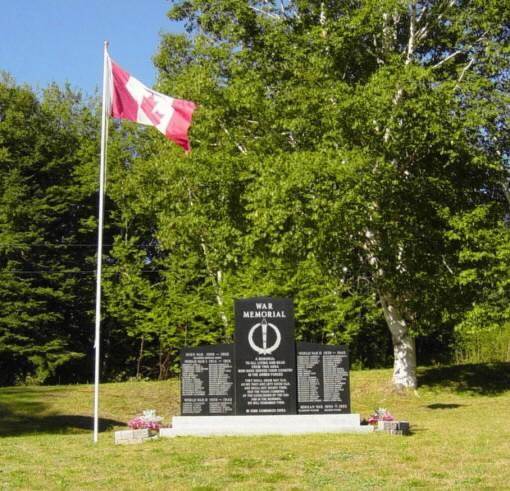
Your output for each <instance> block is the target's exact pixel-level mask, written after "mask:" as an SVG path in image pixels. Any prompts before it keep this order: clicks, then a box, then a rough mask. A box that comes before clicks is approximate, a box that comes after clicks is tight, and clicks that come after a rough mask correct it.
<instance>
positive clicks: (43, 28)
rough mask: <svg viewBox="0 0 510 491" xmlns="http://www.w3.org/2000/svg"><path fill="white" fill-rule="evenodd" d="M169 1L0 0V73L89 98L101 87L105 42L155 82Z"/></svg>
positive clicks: (172, 28) (169, 26) (170, 26)
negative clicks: (154, 60) (66, 88)
mask: <svg viewBox="0 0 510 491" xmlns="http://www.w3.org/2000/svg"><path fill="white" fill-rule="evenodd" d="M170 5H171V4H170V3H169V1H168V0H0V70H5V71H7V72H9V73H10V74H11V75H12V76H14V78H15V79H16V81H17V82H18V83H28V84H29V85H31V86H32V87H34V88H43V87H45V86H46V85H48V83H50V82H52V81H55V82H57V83H59V84H63V83H64V82H66V81H67V82H70V84H71V86H72V87H73V88H79V89H82V90H83V91H84V92H86V93H87V94H93V93H94V90H95V89H96V88H99V87H100V86H101V83H102V63H103V58H102V56H103V55H102V50H103V41H104V40H108V41H109V42H110V55H111V57H112V58H113V59H114V60H116V61H117V62H118V63H119V64H120V65H121V66H123V67H124V68H125V69H126V70H127V71H128V72H130V73H132V75H133V76H135V77H136V78H138V79H139V80H140V81H141V82H144V83H145V84H146V85H149V86H151V85H152V84H153V83H154V81H155V70H154V67H153V65H152V56H153V55H154V53H155V52H156V49H157V46H158V44H159V34H160V33H161V32H176V31H180V30H182V29H181V27H180V26H179V25H178V24H175V23H172V22H170V20H169V19H168V18H167V17H166V13H167V11H168V10H169V8H170Z"/></svg>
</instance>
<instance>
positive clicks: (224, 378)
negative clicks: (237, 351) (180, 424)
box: [181, 344, 234, 416]
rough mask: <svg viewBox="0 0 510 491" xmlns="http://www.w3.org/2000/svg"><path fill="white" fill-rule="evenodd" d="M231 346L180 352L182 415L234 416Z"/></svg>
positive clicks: (215, 346)
mask: <svg viewBox="0 0 510 491" xmlns="http://www.w3.org/2000/svg"><path fill="white" fill-rule="evenodd" d="M233 351H234V350H233V346H232V345H230V344H219V345H214V346H203V347H200V348H184V349H182V350H181V414H182V415H183V416H194V415H196V416H215V415H218V416H219V415H231V414H234V383H233V382H234V380H233V379H234V373H233Z"/></svg>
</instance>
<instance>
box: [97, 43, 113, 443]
mask: <svg viewBox="0 0 510 491" xmlns="http://www.w3.org/2000/svg"><path fill="white" fill-rule="evenodd" d="M109 92H110V77H109V66H108V42H107V41H105V42H104V53H103V108H102V117H101V158H100V168H99V213H98V229H97V275H96V330H95V341H94V349H95V363H94V443H97V435H98V430H99V416H98V413H99V354H100V351H99V346H100V328H101V272H102V266H103V261H102V259H103V258H102V256H103V217H104V187H105V173H106V172H105V169H106V144H107V139H108V114H107V106H108V105H109Z"/></svg>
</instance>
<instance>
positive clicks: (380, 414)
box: [368, 407, 395, 425]
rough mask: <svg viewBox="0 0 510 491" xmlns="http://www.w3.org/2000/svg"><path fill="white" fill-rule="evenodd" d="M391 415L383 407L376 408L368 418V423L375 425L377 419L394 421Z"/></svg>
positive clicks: (377, 421)
mask: <svg viewBox="0 0 510 491" xmlns="http://www.w3.org/2000/svg"><path fill="white" fill-rule="evenodd" d="M394 420H395V418H394V417H393V415H392V414H391V413H390V412H389V411H388V410H387V409H386V408H384V407H380V408H379V409H376V410H375V412H374V414H372V415H371V416H370V417H369V418H368V424H370V425H377V424H378V423H379V421H394Z"/></svg>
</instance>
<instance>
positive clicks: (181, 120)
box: [108, 59, 196, 152]
mask: <svg viewBox="0 0 510 491" xmlns="http://www.w3.org/2000/svg"><path fill="white" fill-rule="evenodd" d="M108 62H109V66H110V75H111V76H110V115H111V116H113V117H114V118H121V119H128V120H130V121H135V122H136V123H140V124H146V125H150V126H155V127H156V128H157V129H158V130H159V131H161V133H163V134H164V135H165V136H166V137H167V138H168V139H169V140H172V141H174V142H175V143H177V145H180V146H181V147H182V148H184V150H186V151H187V152H188V151H189V150H190V144H189V139H188V128H189V127H190V125H191V117H192V115H193V111H194V110H195V108H196V105H195V104H194V103H193V102H191V101H186V100H183V99H174V98H173V97H169V96H167V95H164V94H160V93H159V92H156V91H154V90H152V89H149V88H148V87H146V86H145V85H143V84H142V83H141V82H140V81H138V80H137V79H136V78H134V77H132V76H131V75H130V74H129V73H127V72H126V71H125V70H123V69H122V68H121V67H120V66H119V65H117V63H115V62H114V61H113V60H111V59H109V60H108Z"/></svg>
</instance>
